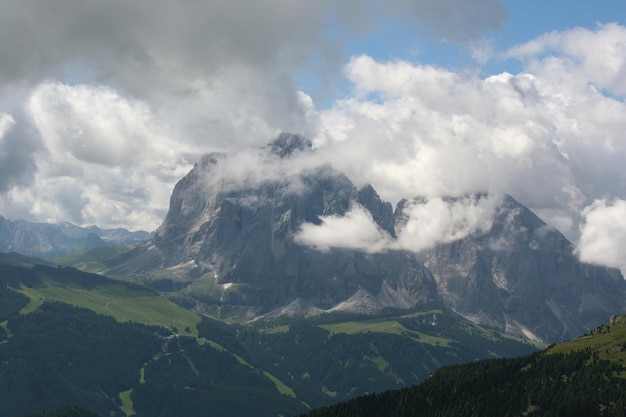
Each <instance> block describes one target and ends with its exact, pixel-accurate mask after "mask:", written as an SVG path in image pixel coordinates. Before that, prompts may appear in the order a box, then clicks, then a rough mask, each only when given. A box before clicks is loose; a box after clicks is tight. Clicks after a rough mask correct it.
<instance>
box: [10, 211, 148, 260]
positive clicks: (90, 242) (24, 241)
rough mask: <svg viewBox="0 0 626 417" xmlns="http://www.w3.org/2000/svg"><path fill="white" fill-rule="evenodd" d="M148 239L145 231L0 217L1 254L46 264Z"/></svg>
mask: <svg viewBox="0 0 626 417" xmlns="http://www.w3.org/2000/svg"><path fill="white" fill-rule="evenodd" d="M151 237H152V233H149V232H144V231H134V232H131V231H128V230H126V229H123V228H116V229H102V228H100V227H98V226H89V227H80V226H76V225H74V224H72V223H69V222H61V223H37V222H28V221H26V220H15V221H12V220H9V219H7V218H5V217H3V216H1V215H0V252H18V253H21V254H23V255H29V256H36V257H39V258H42V259H45V260H52V259H54V258H58V257H61V256H65V255H69V254H71V253H74V252H77V251H81V250H88V249H93V248H98V247H106V246H112V245H119V244H125V243H134V242H139V241H143V240H147V239H150V238H151Z"/></svg>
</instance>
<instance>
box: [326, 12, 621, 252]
mask: <svg viewBox="0 0 626 417" xmlns="http://www.w3.org/2000/svg"><path fill="white" fill-rule="evenodd" d="M624 45H626V29H625V28H624V27H622V26H619V25H615V24H611V25H606V26H600V27H598V29H597V30H596V31H589V30H586V29H573V30H571V31H565V32H560V33H553V34H548V35H546V36H545V37H540V38H538V39H536V40H533V41H531V42H529V43H528V44H525V45H520V46H518V47H516V48H514V49H512V50H511V51H510V52H509V56H510V57H513V56H514V57H519V58H520V59H522V58H523V59H524V61H525V62H527V67H526V68H525V71H524V72H521V73H519V74H510V73H502V74H496V75H493V76H488V77H486V78H483V77H480V76H479V75H478V74H476V73H473V72H453V71H450V70H448V69H443V68H438V67H434V66H428V65H421V64H418V63H413V62H408V61H403V60H395V61H388V62H378V61H376V60H374V59H373V58H371V57H369V56H365V55H364V56H358V57H354V58H353V59H352V60H351V61H350V62H349V63H348V64H347V65H346V74H347V76H348V78H349V79H350V81H351V82H352V83H353V84H354V93H353V94H352V95H351V96H349V97H347V98H345V99H343V100H341V101H339V102H337V103H336V104H335V105H334V106H333V107H332V108H330V109H328V110H323V111H321V112H320V129H319V131H318V135H317V137H316V138H315V143H316V144H318V146H319V147H320V150H323V149H324V148H327V153H328V154H329V158H330V159H331V160H332V161H333V164H334V165H335V166H337V167H338V168H339V169H341V170H343V171H345V172H347V173H349V175H350V177H351V178H352V179H353V180H354V181H356V182H357V183H358V184H359V185H362V184H366V183H370V182H371V183H372V184H373V185H374V187H375V188H376V189H377V190H378V191H379V193H380V194H381V197H383V198H384V199H386V200H389V201H392V202H395V201H398V200H399V199H400V198H402V197H408V198H411V197H413V196H417V195H424V196H427V197H430V198H439V197H442V196H463V195H467V194H471V193H476V192H501V193H509V194H512V195H513V196H514V197H516V198H517V199H518V200H520V201H521V202H523V203H524V204H527V205H528V206H529V207H530V208H531V209H533V210H535V211H536V212H537V213H538V214H539V215H540V216H541V217H542V218H544V219H545V220H546V221H548V222H549V223H550V224H552V225H554V226H557V227H559V229H560V230H561V231H562V232H564V233H565V234H566V235H567V236H568V237H569V238H570V239H572V240H574V241H576V240H577V238H578V233H579V228H578V222H579V221H580V218H581V210H582V209H583V207H584V206H585V205H587V204H589V203H590V202H591V201H593V200H594V199H597V198H602V197H603V196H606V195H609V196H613V197H615V198H622V199H626V187H625V185H626V173H624V171H623V162H622V161H623V160H624V159H626V138H625V137H624V132H626V105H625V103H624V100H623V99H620V98H619V96H620V95H621V94H622V89H623V86H624V85H626V72H624V62H626V49H624ZM609 52H610V54H609ZM607 54H609V55H610V57H608V58H607V59H608V61H610V64H606V65H605V64H602V65H600V62H599V61H600V60H601V59H602V56H605V55H607ZM555 62H560V64H559V65H555ZM596 63H597V64H598V65H597V70H596V71H594V70H593V69H594V68H596ZM594 86H595V87H594Z"/></svg>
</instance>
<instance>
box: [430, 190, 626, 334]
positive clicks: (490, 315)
mask: <svg viewBox="0 0 626 417" xmlns="http://www.w3.org/2000/svg"><path fill="white" fill-rule="evenodd" d="M425 265H426V267H428V269H429V270H430V271H431V272H432V273H433V274H434V276H435V279H436V281H437V287H438V290H439V294H440V295H441V296H442V297H443V300H444V302H445V304H446V305H447V306H448V307H450V308H452V309H453V310H455V311H456V312H458V313H459V314H461V315H463V316H465V317H466V318H470V319H472V320H473V321H475V322H477V323H481V324H486V325H490V326H493V327H496V328H499V329H501V330H506V331H507V333H513V334H517V335H521V336H526V337H528V338H531V339H540V340H544V341H550V342H552V341H561V340H565V339H570V338H573V337H577V336H580V335H581V334H583V333H585V332H586V331H589V330H590V329H593V328H595V327H596V326H598V325H599V324H600V323H603V322H605V321H606V320H607V317H609V316H610V315H611V314H613V313H614V312H619V311H623V310H624V306H625V300H626V297H625V295H626V292H625V288H626V286H625V281H624V279H623V277H622V275H621V273H620V272H619V271H618V270H615V269H608V268H604V267H599V266H593V265H588V264H582V263H580V262H579V261H578V259H577V258H576V256H575V254H574V248H573V246H572V244H571V243H570V242H569V241H568V240H567V239H566V238H565V237H564V236H563V235H562V234H561V233H559V232H558V231H557V230H555V229H554V228H551V227H550V226H548V225H546V224H545V223H544V222H543V221H541V219H539V218H538V217H537V216H536V215H535V214H533V213H532V212H531V211H530V210H529V209H527V208H526V207H524V206H523V205H521V204H520V203H518V202H517V201H515V200H514V199H513V198H512V197H506V198H505V200H504V202H503V203H502V205H501V206H500V207H499V209H498V212H497V214H496V218H495V221H494V224H493V226H492V228H491V230H490V232H489V233H488V234H483V235H473V236H470V237H467V238H464V239H461V240H458V241H456V242H453V243H449V244H444V245H438V246H437V247H435V248H434V249H432V250H430V251H428V253H427V254H426V257H425Z"/></svg>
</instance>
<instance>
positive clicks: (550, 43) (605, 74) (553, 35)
mask: <svg viewBox="0 0 626 417" xmlns="http://www.w3.org/2000/svg"><path fill="white" fill-rule="evenodd" d="M624 38H626V27H624V26H621V25H619V24H617V23H609V24H604V25H598V27H597V29H596V30H595V31H593V30H590V29H586V28H574V29H571V30H568V31H563V32H550V33H547V34H545V35H542V36H540V37H538V38H536V39H533V40H531V41H529V42H527V43H524V44H521V45H518V46H516V47H513V48H511V49H510V50H509V51H508V52H507V54H506V56H508V57H515V58H518V59H522V60H525V61H527V66H528V68H529V69H530V70H532V71H534V72H536V73H537V74H538V75H540V76H541V77H543V78H546V79H549V80H551V81H553V82H554V83H555V87H556V86H558V85H561V84H563V83H567V84H568V86H569V88H570V89H571V88H572V87H573V86H576V87H578V88H582V89H585V88H588V87H590V86H591V87H595V88H598V89H606V90H608V91H610V92H611V93H613V94H618V95H620V96H622V97H624V96H625V95H626V85H624V78H626V43H624ZM563 74H567V75H568V76H567V77H566V78H563V77H562V76H561V75H563Z"/></svg>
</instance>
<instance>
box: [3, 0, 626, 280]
mask: <svg viewBox="0 0 626 417" xmlns="http://www.w3.org/2000/svg"><path fill="white" fill-rule="evenodd" d="M0 6H1V8H2V10H3V12H2V14H0V60H1V61H2V62H3V63H4V65H2V67H1V68H0V193H1V194H0V195H1V197H0V212H1V213H2V214H3V215H4V216H5V217H8V218H12V219H17V218H26V219H28V220H37V221H65V220H66V221H71V222H73V223H77V224H83V225H84V224H94V223H95V224H98V225H101V226H103V227H126V228H130V229H145V230H154V229H155V228H156V227H157V226H158V225H159V224H160V222H161V221H162V219H163V218H164V217H165V213H166V210H167V204H168V198H169V195H170V193H171V190H172V188H173V186H174V183H175V182H176V181H177V180H178V179H179V178H181V177H182V176H183V175H184V174H185V173H186V172H188V171H189V169H190V167H191V166H192V165H193V163H194V162H196V161H197V160H199V158H200V155H202V154H204V153H207V152H211V151H235V152H234V155H236V156H233V157H232V158H236V159H233V160H230V162H231V163H229V164H224V166H225V167H226V168H225V169H227V170H228V173H229V174H230V175H231V178H241V180H242V181H259V180H260V179H261V178H265V177H266V176H276V175H280V176H284V175H291V174H293V173H294V172H297V170H299V169H301V168H307V169H313V168H315V167H318V166H321V165H324V164H331V165H332V166H334V167H336V168H337V169H339V170H341V171H342V172H345V173H346V174H347V175H348V176H349V177H350V179H351V180H352V181H353V182H354V183H355V184H357V185H359V186H363V185H365V184H368V183H371V184H372V185H374V186H375V188H376V190H377V191H378V192H379V193H380V194H381V197H382V198H383V199H384V200H387V201H392V202H393V203H397V202H398V200H399V199H400V198H401V197H404V196H417V195H421V196H425V197H427V200H426V201H425V202H424V204H423V205H416V206H415V207H413V210H416V211H420V210H421V212H420V215H419V216H416V217H412V218H415V219H421V220H419V221H420V222H421V223H415V224H412V223H410V222H409V223H407V228H408V227H409V226H411V227H415V228H420V230H425V229H424V228H425V226H429V228H428V229H427V230H428V233H424V234H425V235H427V236H430V237H429V239H430V241H431V242H446V241H449V240H450V239H452V238H454V237H455V233H460V232H459V230H460V231H463V230H473V229H475V228H481V227H483V225H485V224H488V222H489V215H488V213H489V210H488V209H487V208H484V209H482V208H480V207H473V206H471V207H470V208H472V210H473V209H474V208H475V209H476V210H478V212H476V213H474V212H473V211H472V210H470V211H469V212H468V211H467V210H465V209H466V208H467V207H465V206H461V207H460V208H459V207H457V206H455V205H454V204H457V205H458V204H462V203H459V202H458V201H457V203H454V204H451V203H449V202H446V201H448V200H445V197H462V196H465V195H467V194H468V193H477V192H489V193H491V194H494V195H497V194H499V193H509V194H511V195H513V196H514V197H515V198H516V199H518V200H519V201H521V202H523V203H524V204H525V205H527V206H529V207H530V208H531V209H533V210H534V211H535V212H537V213H538V214H539V215H540V216H541V217H542V218H543V219H544V220H546V221H547V222H548V223H549V224H551V225H553V226H555V227H557V228H558V229H559V230H561V231H562V232H564V233H565V234H566V235H567V236H568V237H569V238H570V239H572V240H574V241H576V242H579V247H578V253H579V255H580V256H581V258H582V259H583V260H585V261H588V262H599V263H603V264H606V265H610V266H617V267H620V268H622V270H625V269H626V265H624V261H623V259H626V256H624V255H625V252H624V251H625V250H626V249H624V247H625V246H624V245H623V244H622V243H623V242H625V241H626V225H624V224H623V222H622V221H621V220H620V219H622V218H626V187H625V185H626V173H624V171H623V169H622V164H623V162H622V161H623V160H624V159H625V158H626V138H625V137H624V132H626V105H625V103H624V97H625V96H626V90H625V88H624V86H625V85H626V46H625V45H626V27H624V26H623V19H622V23H610V22H606V23H603V24H598V25H597V26H596V27H593V28H572V29H568V30H561V31H555V32H550V33H547V34H544V35H542V36H538V37H535V38H534V39H526V41H525V42H523V43H521V44H518V45H515V46H512V47H506V48H504V49H502V50H499V49H498V48H497V47H496V46H494V45H493V44H492V43H490V42H489V34H490V33H492V32H493V31H494V30H497V29H498V28H499V27H501V25H502V24H503V23H504V22H505V21H506V19H507V16H506V9H505V7H504V6H503V5H502V4H501V3H500V2H498V1H495V0H484V1H480V2H475V1H473V2H470V1H469V0H447V1H442V2H427V1H406V0H394V1H392V2H384V3H383V2H378V1H369V2H366V3H363V2H355V1H352V0H350V1H344V2H330V1H320V2H313V3H311V2H304V1H282V0H264V1H259V2H253V3H250V4H246V7H245V8H244V7H240V6H239V5H237V4H234V3H233V4H230V3H228V2H226V3H225V2H217V1H206V2H185V3H180V2H174V1H171V0H158V1H154V2H150V3H149V4H148V3H145V4H144V3H132V4H129V3H128V2H122V1H119V0H114V1H108V2H99V3H83V2H77V1H73V0H60V1H56V2H54V5H53V4H42V3H41V2H36V1H31V0H19V1H17V0H0ZM509 18H513V17H512V16H509ZM616 19H617V21H618V22H620V20H619V16H617V17H616ZM396 25H398V26H404V27H407V26H415V27H416V28H418V29H415V31H416V32H411V33H413V34H414V35H415V34H416V33H418V32H419V33H422V32H423V33H428V34H430V36H432V37H434V38H437V39H446V40H447V42H449V43H456V44H459V45H464V46H462V47H463V48H466V49H467V50H468V51H472V52H473V53H474V54H475V55H474V56H475V58H476V61H475V62H474V63H472V65H469V66H467V67H462V68H455V67H453V66H443V65H442V66H438V65H434V64H432V65H431V64H428V63H425V62H420V59H419V54H418V55H417V58H415V57H413V58H410V57H409V58H406V57H404V58H402V59H401V58H396V57H388V58H386V59H381V58H380V56H375V54H374V53H366V54H363V53H355V54H352V57H350V58H346V57H345V55H344V54H345V49H346V48H348V46H350V45H354V44H355V43H358V41H359V39H361V38H364V37H367V36H373V37H376V36H378V37H381V38H382V37H384V36H385V35H386V34H388V33H391V32H393V30H394V27H395V26H396ZM420 31H421V32H420ZM490 31H491V32H490ZM496 61H497V62H501V63H502V65H504V66H507V65H510V68H511V69H510V70H509V71H508V72H507V71H499V72H492V73H490V72H487V71H485V70H484V69H483V68H484V67H481V66H480V65H482V64H484V63H486V62H496ZM312 74H313V75H312ZM339 75H342V76H343V78H339ZM302 80H309V81H302ZM308 89H310V90H315V91H316V93H315V94H314V93H313V92H312V91H308ZM279 131H293V132H299V133H303V134H305V135H307V136H308V137H311V138H312V139H313V145H314V148H315V149H316V152H315V153H313V154H312V155H311V156H307V158H306V159H307V161H306V162H300V163H301V164H304V165H293V164H292V165H289V164H284V165H281V166H280V167H279V168H277V167H276V165H275V164H274V163H273V161H271V160H268V159H267V158H266V157H264V156H263V155H262V154H260V153H258V152H257V151H255V150H250V149H257V148H258V147H260V146H262V145H263V144H264V143H266V142H268V141H269V140H270V139H271V138H273V137H275V136H276V134H277V132H279ZM435 209H436V210H435ZM434 213H439V214H437V216H438V217H436V218H434V217H433V216H434V215H435V214H434ZM459 213H462V216H461V217H459V215H460V214H459ZM458 214H459V215H458ZM478 214H479V215H478ZM474 215H477V217H474ZM429 216H430V217H429ZM463 216H467V218H463ZM610 219H614V220H610ZM368 224H369V223H368V219H367V218H366V217H364V213H363V212H362V211H359V208H358V207H355V208H353V210H352V211H350V212H349V213H348V216H347V217H342V218H333V217H328V218H323V222H322V225H321V226H311V227H312V228H310V229H303V230H302V233H301V235H300V238H301V239H303V240H307V239H308V242H309V243H311V244H313V243H315V242H316V244H317V245H318V246H319V247H320V248H323V247H324V242H327V241H328V240H329V239H332V240H333V241H334V242H335V244H338V243H341V241H340V240H338V237H337V236H335V235H332V234H330V235H329V234H328V232H329V231H331V232H332V231H333V230H335V231H337V230H343V231H345V233H352V232H353V231H355V230H358V231H359V234H354V235H351V236H352V237H360V239H358V241H353V240H351V241H350V242H344V244H345V245H348V244H350V245H357V246H359V245H361V247H362V248H363V249H364V250H368V251H372V250H382V248H386V247H388V243H387V240H386V237H385V235H384V232H381V231H380V230H378V229H372V228H371V227H369V226H368ZM325 225H327V226H329V227H328V228H326V229H325V228H324V226H325ZM464 228H465V229H464ZM406 239H408V237H407V238H406ZM402 241H403V238H402V236H398V240H397V242H402ZM427 241H429V240H428V239H424V242H427ZM395 244H399V243H395ZM411 244H415V242H412V243H411ZM424 244H426V243H424Z"/></svg>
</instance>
